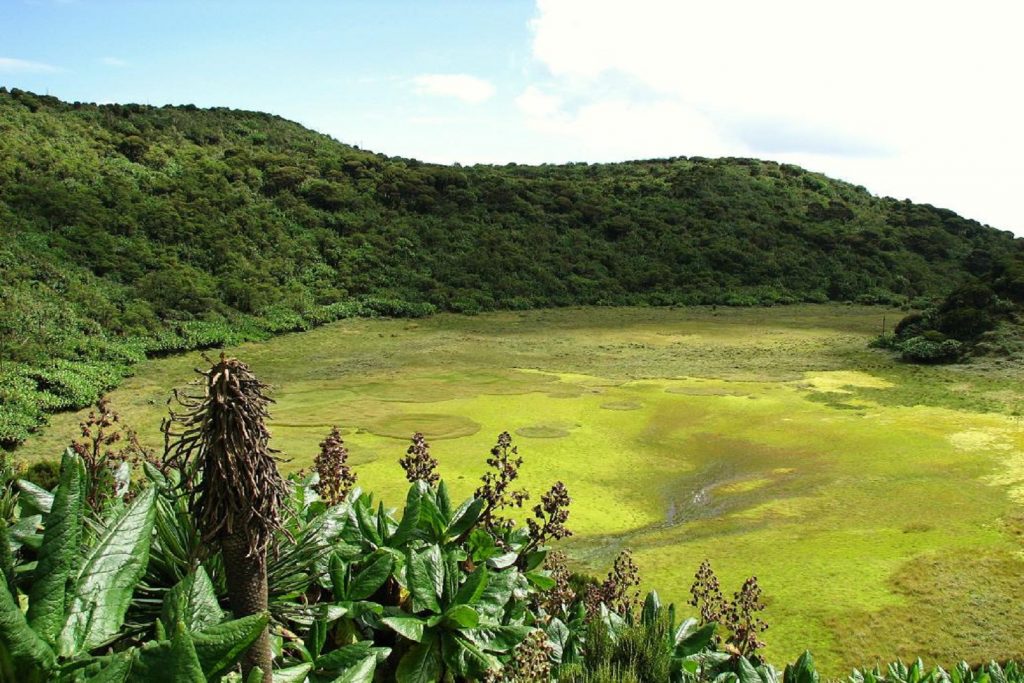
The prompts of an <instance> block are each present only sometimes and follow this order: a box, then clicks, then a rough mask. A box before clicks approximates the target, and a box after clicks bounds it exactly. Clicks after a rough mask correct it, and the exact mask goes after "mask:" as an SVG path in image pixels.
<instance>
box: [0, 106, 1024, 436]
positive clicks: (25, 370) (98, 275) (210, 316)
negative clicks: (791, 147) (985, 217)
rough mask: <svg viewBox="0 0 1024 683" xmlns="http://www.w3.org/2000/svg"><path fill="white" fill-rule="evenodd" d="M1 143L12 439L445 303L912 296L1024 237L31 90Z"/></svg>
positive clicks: (816, 189) (647, 176) (676, 168)
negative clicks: (192, 356)
mask: <svg viewBox="0 0 1024 683" xmlns="http://www.w3.org/2000/svg"><path fill="white" fill-rule="evenodd" d="M0 133H2V134H0V298H2V300H3V306H0V444H3V445H5V446H8V447H10V446H12V445H14V444H17V443H19V442H20V441H22V440H23V439H24V438H25V437H26V435H27V434H28V433H29V431H30V430H32V429H33V428H35V427H36V426H37V425H38V424H40V422H41V421H42V420H43V419H44V414H45V412H46V411H52V410H61V409H69V408H79V407H83V406H86V405H88V404H90V403H92V402H93V401H95V400H96V398H97V397H98V396H99V394H100V393H101V392H103V391H104V390H106V389H108V388H110V387H111V386H113V385H115V384H117V383H118V382H119V381H120V380H121V378H122V377H123V376H125V375H126V374H127V373H129V372H130V371H131V366H132V364H134V363H136V362H138V361H139V360H140V359H142V358H144V357H145V356H146V355H147V354H148V355H154V354H163V353H172V352H176V351H182V350H187V349H197V348H212V347H218V346H223V345H230V344H235V343H238V342H241V341H245V340H252V339H261V338H265V337H266V336H267V335H269V334H275V333H279V332H287V331H295V330H304V329H308V328H309V327H312V326H314V325H320V324H323V323H326V322H330V321H333V320H338V319H341V318H346V317H351V316H358V315H386V316H422V315H427V314H429V313H431V312H433V311H434V310H437V309H443V310H451V311H458V312H463V313H475V312H479V311H482V310H487V309H492V308H511V309H523V308H532V307H540V306H563V305H573V304H624V305H689V304H713V303H719V304H730V305H757V304H784V303H792V302H798V301H812V302H820V301H827V300H829V299H832V300H844V301H846V300H849V301H861V302H875V303H890V304H891V303H902V302H905V301H907V300H911V299H915V298H917V297H921V296H931V297H934V296H940V295H942V294H945V293H946V292H947V291H948V289H949V288H950V287H951V286H952V285H955V284H956V283H959V282H961V281H963V280H964V278H965V276H966V275H967V273H968V272H974V271H977V270H978V269H979V268H984V267H987V266H986V264H990V263H997V262H999V261H1000V260H1001V259H1002V257H1003V256H1004V255H1005V254H1007V253H1008V252H1009V251H1011V250H1012V249H1014V244H1015V243H1014V241H1013V239H1012V237H1011V236H1010V235H1009V234H1008V233H1002V232H999V231H996V230H992V229H989V228H986V227H984V226H982V225H980V224H978V223H976V222H974V221H969V220H965V219H963V218H960V217H959V216H957V215H955V214H953V213H952V212H949V211H945V210H942V209H936V208H934V207H931V206H923V205H917V204H911V203H910V202H898V201H895V200H892V199H878V198H875V197H872V196H870V195H869V194H868V193H867V192H866V191H864V189H863V188H860V187H855V186H852V185H849V184H846V183H842V182H838V181H834V180H831V179H829V178H826V177H824V176H822V175H819V174H815V173H810V172H807V171H804V170H802V169H800V168H797V167H795V166H789V165H784V166H780V165H778V164H776V163H772V162H762V161H757V160H752V159H719V160H710V159H702V158H694V159H686V158H675V159H662V160H652V161H643V162H629V163H621V164H600V165H588V164H568V165H562V166H551V165H544V166H539V167H532V166H519V165H508V166H501V167H495V166H474V167H458V166H455V167H447V166H438V165H433V164H424V163H420V162H418V161H415V160H411V159H402V158H395V157H385V156H383V155H378V154H373V153H370V152H366V151H363V150H360V149H358V148H355V147H351V146H348V145H344V144H341V143H339V142H336V141H335V140H332V139H331V138H329V137H327V136H324V135H319V134H317V133H314V132H312V131H309V130H306V129H304V128H302V127H301V126H299V125H297V124H294V123H290V122H288V121H285V120H283V119H280V118H278V117H274V116H270V115H267V114H259V113H253V112H243V111H232V110H228V109H209V110H202V109H197V108H195V107H191V106H186V107H161V108H155V107H148V106H140V105H104V106H96V105H90V104H80V103H75V104H68V103H64V102H61V101H59V100H57V99H56V98H53V97H43V96H39V95H33V94H31V93H27V92H24V91H19V90H13V91H11V92H9V93H8V92H3V93H0ZM1022 273H1024V269H1019V268H1018V269H1017V270H1014V271H1008V272H1006V273H1003V274H1002V275H1001V276H1000V277H1001V280H1000V282H1001V283H1002V285H1001V286H1002V287H1003V288H1004V289H1005V290H1006V291H1024V274H1022ZM1001 296H1002V295H1001ZM976 322H979V321H976ZM967 323H969V324H975V323H970V321H967ZM967 323H965V324H967Z"/></svg>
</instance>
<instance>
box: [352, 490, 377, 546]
mask: <svg viewBox="0 0 1024 683" xmlns="http://www.w3.org/2000/svg"><path fill="white" fill-rule="evenodd" d="M370 504H371V503H370V501H369V499H368V498H365V497H360V498H358V499H357V500H356V502H355V505H354V506H353V510H354V512H355V514H356V521H357V522H358V524H359V530H360V531H361V532H362V534H363V538H364V539H366V540H367V541H368V542H370V543H371V544H373V545H374V546H380V545H383V543H384V542H383V540H382V539H381V537H380V533H379V532H378V530H377V520H376V518H375V517H374V514H373V508H371V507H370Z"/></svg>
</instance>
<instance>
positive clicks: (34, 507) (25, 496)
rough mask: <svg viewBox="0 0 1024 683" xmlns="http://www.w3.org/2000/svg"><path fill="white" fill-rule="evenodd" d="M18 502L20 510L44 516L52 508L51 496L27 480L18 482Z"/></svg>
mask: <svg viewBox="0 0 1024 683" xmlns="http://www.w3.org/2000/svg"><path fill="white" fill-rule="evenodd" d="M18 502H19V503H21V506H22V509H25V508H28V509H29V510H30V511H33V512H41V513H42V514H44V515H46V514H49V513H50V509H51V508H52V507H53V494H52V493H50V492H49V491H47V490H46V489H44V488H43V487H42V486H39V485H37V484H35V483H33V482H31V481H29V480H28V479H19V480H18Z"/></svg>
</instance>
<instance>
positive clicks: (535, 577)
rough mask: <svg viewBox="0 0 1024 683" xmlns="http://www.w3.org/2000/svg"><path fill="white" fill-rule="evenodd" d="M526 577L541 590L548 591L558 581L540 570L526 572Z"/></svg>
mask: <svg viewBox="0 0 1024 683" xmlns="http://www.w3.org/2000/svg"><path fill="white" fill-rule="evenodd" d="M524 576H526V579H527V580H528V581H529V582H530V583H532V584H533V585H534V586H536V587H537V588H539V589H540V590H542V591H549V590H551V589H552V588H554V587H555V586H557V585H558V582H557V581H555V580H554V579H552V578H551V577H550V576H548V575H547V574H543V573H541V572H526V574H525V575H524Z"/></svg>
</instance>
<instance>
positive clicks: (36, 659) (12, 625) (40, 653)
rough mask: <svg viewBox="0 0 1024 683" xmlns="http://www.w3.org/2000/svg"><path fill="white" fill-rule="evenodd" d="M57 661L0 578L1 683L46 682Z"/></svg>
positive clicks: (3, 580) (0, 577)
mask: <svg viewBox="0 0 1024 683" xmlns="http://www.w3.org/2000/svg"><path fill="white" fill-rule="evenodd" d="M54 659H55V658H54V655H53V650H51V649H50V646H49V645H47V644H46V641H44V640H43V639H42V638H40V637H39V635H38V634H37V633H36V632H35V631H33V630H32V629H31V628H30V627H29V625H28V622H27V621H26V620H25V615H24V614H22V612H21V609H19V608H18V604H17V602H15V599H14V596H13V595H11V592H10V590H9V589H8V588H7V581H6V580H5V579H4V578H3V577H2V576H0V680H2V681H26V682H34V681H44V680H47V678H48V676H47V672H48V671H49V670H50V669H51V668H52V667H53V664H54Z"/></svg>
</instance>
